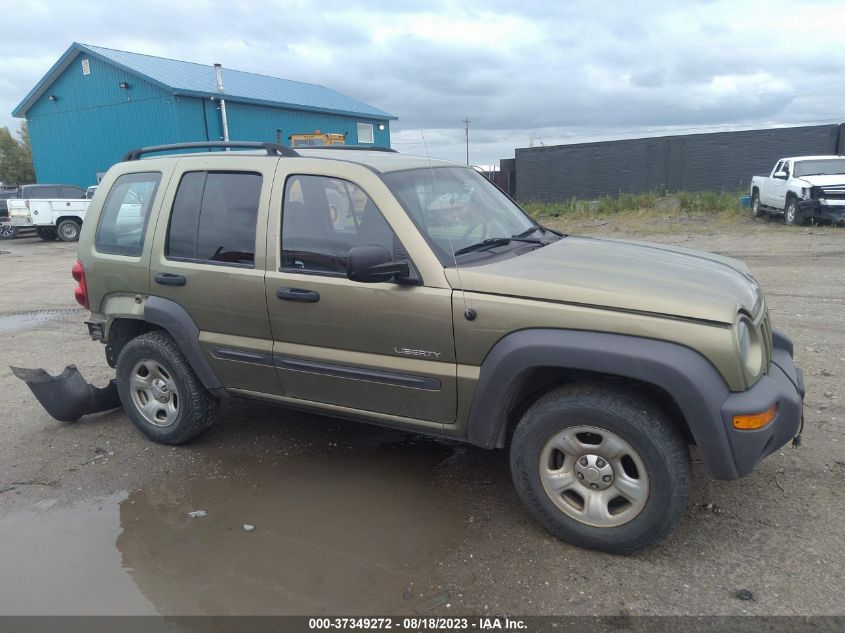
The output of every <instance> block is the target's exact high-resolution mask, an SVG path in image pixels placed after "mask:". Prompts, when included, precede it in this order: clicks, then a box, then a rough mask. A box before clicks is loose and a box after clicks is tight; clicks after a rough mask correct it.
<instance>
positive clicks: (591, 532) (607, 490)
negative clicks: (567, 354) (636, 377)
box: [510, 384, 691, 553]
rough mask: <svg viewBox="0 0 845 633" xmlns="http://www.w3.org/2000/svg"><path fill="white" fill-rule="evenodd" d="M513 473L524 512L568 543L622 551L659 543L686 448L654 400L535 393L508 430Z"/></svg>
mask: <svg viewBox="0 0 845 633" xmlns="http://www.w3.org/2000/svg"><path fill="white" fill-rule="evenodd" d="M510 462H511V473H512V476H513V480H514V484H515V486H516V489H517V491H518V493H519V495H520V497H521V498H522V501H523V502H524V503H525V505H526V506H527V507H528V509H529V510H530V511H531V512H532V513H533V514H534V515H535V516H536V517H537V519H538V520H539V521H540V523H542V524H543V525H544V526H545V527H546V528H547V529H548V530H549V531H550V532H551V533H552V534H554V535H555V536H558V537H559V538H561V539H563V540H565V541H568V542H570V543H572V544H574V545H579V546H581V547H587V548H591V549H597V550H602V551H605V552H611V553H628V552H632V551H635V550H638V549H641V548H643V547H647V546H648V545H651V544H653V543H656V542H657V541H659V540H660V539H662V538H663V537H665V536H666V535H667V534H668V533H669V532H670V531H671V530H672V528H673V527H674V526H675V524H676V523H677V522H678V521H679V520H680V518H681V516H682V515H683V513H684V511H685V509H686V506H687V500H688V497H689V488H690V478H691V474H690V458H689V452H688V450H687V446H686V442H685V440H684V438H683V436H682V435H681V433H680V432H679V431H678V429H677V428H676V427H675V426H674V425H673V424H672V423H671V421H670V420H669V419H667V416H666V414H665V413H664V412H663V411H662V410H661V409H660V408H658V407H656V406H654V405H653V404H652V403H651V402H650V401H648V400H646V399H644V398H642V397H640V396H639V395H637V394H636V393H634V392H633V391H629V390H627V389H625V388H621V389H620V388H614V387H613V386H612V385H602V384H584V385H567V386H563V387H560V388H558V389H555V390H554V391H551V392H549V393H547V394H546V395H545V396H543V397H541V398H540V399H539V400H538V401H537V402H536V403H534V405H533V406H531V408H530V409H528V411H527V412H526V413H525V415H524V417H523V418H522V420H521V421H520V423H519V425H518V426H517V428H516V430H515V431H514V434H513V438H512V441H511V449H510Z"/></svg>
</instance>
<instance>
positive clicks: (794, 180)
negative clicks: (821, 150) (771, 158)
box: [751, 156, 845, 225]
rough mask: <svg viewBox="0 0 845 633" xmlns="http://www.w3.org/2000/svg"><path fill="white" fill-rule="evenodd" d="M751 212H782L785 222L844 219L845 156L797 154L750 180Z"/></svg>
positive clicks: (799, 223)
mask: <svg viewBox="0 0 845 633" xmlns="http://www.w3.org/2000/svg"><path fill="white" fill-rule="evenodd" d="M751 214H752V215H753V216H754V217H755V218H757V217H760V216H762V215H764V214H775V215H782V216H783V220H784V222H785V223H786V224H789V225H792V224H798V225H801V224H804V223H805V222H807V221H808V220H811V219H812V220H826V221H830V222H834V223H836V222H845V156H794V157H792V158H782V159H780V160H779V161H778V162H777V163H775V166H774V168H773V169H772V173H771V174H769V176H754V177H753V178H752V179H751Z"/></svg>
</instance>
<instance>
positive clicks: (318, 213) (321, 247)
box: [282, 176, 395, 275]
mask: <svg viewBox="0 0 845 633" xmlns="http://www.w3.org/2000/svg"><path fill="white" fill-rule="evenodd" d="M394 243H395V238H394V235H393V231H392V230H391V229H390V226H389V225H388V224H387V221H386V220H385V219H384V216H382V214H381V211H379V209H378V207H376V205H375V203H374V202H373V201H372V200H371V199H370V197H369V196H368V195H367V194H366V192H364V190H363V189H361V188H360V187H359V186H357V185H355V184H353V183H351V182H348V181H346V180H340V179H337V178H327V177H324V176H291V177H290V178H288V181H287V183H286V184H285V198H284V208H283V211H282V268H283V269H288V270H302V271H310V272H320V273H326V274H337V275H345V274H346V262H347V260H348V258H349V250H350V249H351V248H353V247H355V246H371V245H379V246H383V247H384V248H386V249H387V250H388V252H390V253H394Z"/></svg>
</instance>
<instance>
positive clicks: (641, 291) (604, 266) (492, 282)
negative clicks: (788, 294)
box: [447, 237, 760, 323]
mask: <svg viewBox="0 0 845 633" xmlns="http://www.w3.org/2000/svg"><path fill="white" fill-rule="evenodd" d="M447 275H448V277H449V281H450V282H451V283H452V286H453V287H454V288H459V287H460V285H459V282H458V275H456V274H455V270H454V268H448V269H447ZM460 278H461V280H462V282H463V285H464V289H465V290H466V291H467V292H483V293H490V294H498V295H507V296H513V297H524V298H526V299H539V300H544V301H560V302H563V303H573V304H582V305H590V306H602V307H607V308H613V309H619V310H631V311H637V312H648V313H655V314H661V315H667V316H675V317H683V318H691V319H702V320H707V321H718V322H722V323H734V322H735V321H736V314H737V311H738V310H740V309H744V310H746V311H747V312H749V313H750V314H754V313H755V310H756V309H757V308H758V306H757V302H758V300H759V297H760V289H759V287H758V286H757V282H756V281H755V280H754V278H753V277H752V276H751V274H750V273H749V271H748V267H747V266H746V265H745V264H743V263H742V262H740V261H738V260H735V259H731V258H728V257H721V256H719V255H712V254H710V253H704V252H700V251H695V250H692V249H686V248H678V247H673V246H664V245H660V244H649V243H645V242H631V241H624V240H608V239H596V238H587V237H566V238H563V239H561V240H559V241H557V242H554V243H552V244H549V245H548V246H545V247H543V248H537V249H535V250H533V251H530V252H528V253H525V254H523V255H520V256H516V257H510V258H508V259H504V260H499V261H495V262H492V263H490V264H481V265H474V266H468V267H466V268H461V270H460Z"/></svg>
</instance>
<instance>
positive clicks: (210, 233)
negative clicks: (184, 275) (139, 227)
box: [165, 171, 262, 266]
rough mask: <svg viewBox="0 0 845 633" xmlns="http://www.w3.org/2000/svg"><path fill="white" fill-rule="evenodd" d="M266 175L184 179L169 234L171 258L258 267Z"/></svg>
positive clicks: (205, 174)
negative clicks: (258, 230) (258, 229)
mask: <svg viewBox="0 0 845 633" xmlns="http://www.w3.org/2000/svg"><path fill="white" fill-rule="evenodd" d="M261 182H262V178H261V174H255V173H248V172H205V171H197V172H189V173H186V174H185V175H184V176H182V180H181V181H180V182H179V188H178V189H177V190H176V198H175V200H174V201H173V210H172V211H171V213H170V226H169V227H168V230H167V245H166V246H165V254H166V256H167V258H168V259H176V260H187V261H201V262H219V263H223V264H234V265H241V266H253V265H254V264H255V227H256V222H257V220H258V201H259V198H260V197H261Z"/></svg>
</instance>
